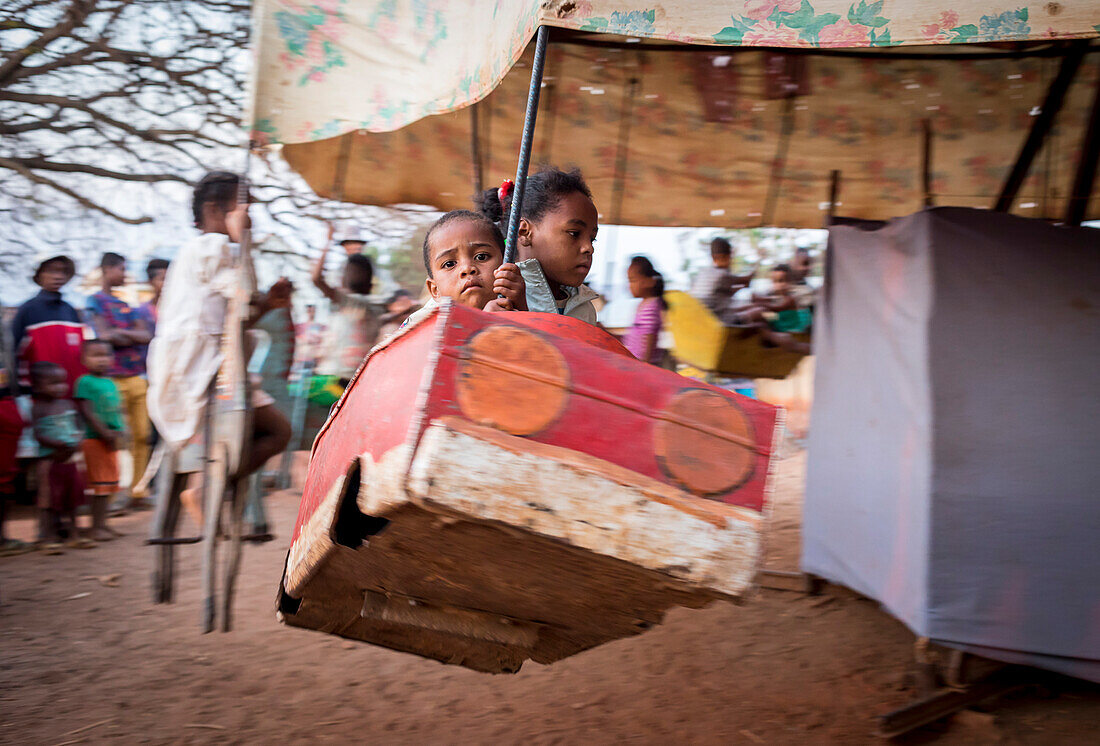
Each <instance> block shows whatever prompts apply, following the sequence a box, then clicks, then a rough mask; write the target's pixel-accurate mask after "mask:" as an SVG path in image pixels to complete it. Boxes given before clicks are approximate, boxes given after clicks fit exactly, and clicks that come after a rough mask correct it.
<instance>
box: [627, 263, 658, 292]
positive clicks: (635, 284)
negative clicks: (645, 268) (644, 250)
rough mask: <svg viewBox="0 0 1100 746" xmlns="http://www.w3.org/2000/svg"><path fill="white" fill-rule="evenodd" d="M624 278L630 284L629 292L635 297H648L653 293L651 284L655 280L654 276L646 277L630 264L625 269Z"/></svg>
mask: <svg viewBox="0 0 1100 746" xmlns="http://www.w3.org/2000/svg"><path fill="white" fill-rule="evenodd" d="M626 279H627V282H628V283H629V284H630V294H631V295H632V296H634V297H635V298H648V297H650V296H651V295H653V286H654V285H655V284H656V282H657V278H656V277H646V276H645V275H643V274H642V273H641V271H639V270H638V268H637V267H635V266H634V265H633V264H631V265H630V266H629V267H627V269H626Z"/></svg>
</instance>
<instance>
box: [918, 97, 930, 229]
mask: <svg viewBox="0 0 1100 746" xmlns="http://www.w3.org/2000/svg"><path fill="white" fill-rule="evenodd" d="M921 132H922V140H923V143H922V147H921V164H920V170H921V191H922V192H923V193H924V206H925V207H932V120H931V119H922V120H921Z"/></svg>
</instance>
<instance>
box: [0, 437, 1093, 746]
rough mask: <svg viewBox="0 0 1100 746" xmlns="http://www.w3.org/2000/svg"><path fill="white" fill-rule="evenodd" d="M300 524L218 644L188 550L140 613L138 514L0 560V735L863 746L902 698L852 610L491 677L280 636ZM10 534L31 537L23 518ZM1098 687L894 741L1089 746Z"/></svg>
mask: <svg viewBox="0 0 1100 746" xmlns="http://www.w3.org/2000/svg"><path fill="white" fill-rule="evenodd" d="M804 463H805V461H804V454H803V453H802V452H799V451H791V452H790V453H789V455H788V456H787V457H786V458H785V459H784V460H783V461H782V462H781V468H780V471H779V485H778V486H779V489H778V491H777V506H776V510H775V514H774V516H773V521H772V531H771V535H770V539H769V541H770V548H769V553H768V561H767V565H768V566H769V567H771V568H776V569H795V568H796V567H797V563H798V552H799V550H798V541H799V534H798V530H799V522H800V521H799V515H800V504H801V492H802V475H803V470H804ZM296 509H297V499H296V495H295V493H294V492H293V491H287V492H282V493H276V494H274V495H272V496H271V497H270V498H269V511H270V513H271V515H272V517H273V519H274V522H275V526H276V530H277V533H278V534H279V538H278V540H276V541H274V542H272V543H270V544H267V545H264V546H260V547H249V548H248V549H246V552H245V560H244V567H243V570H242V580H241V583H240V586H241V588H240V591H239V594H238V599H237V607H236V609H237V610H236V629H235V631H233V632H232V633H229V634H221V633H214V634H210V635H205V636H204V635H201V634H199V632H198V619H199V603H198V598H199V576H198V562H199V550H198V548H197V547H195V546H190V547H187V546H185V547H182V548H181V549H180V550H179V551H180V555H181V563H180V568H179V579H180V581H181V582H180V587H179V588H178V594H177V600H176V603H175V604H174V605H170V606H155V605H153V604H152V603H151V601H150V598H151V596H150V590H149V571H150V566H151V560H152V550H151V549H150V548H148V547H146V546H143V544H142V540H143V538H144V536H145V533H146V530H147V524H148V521H149V514H147V513H143V514H137V515H131V516H126V517H124V518H119V519H116V520H115V521H114V523H115V525H116V526H117V527H118V528H119V529H121V530H122V531H124V532H126V534H127V535H126V536H125V537H124V538H122V539H120V540H117V541H114V542H111V543H109V544H106V545H101V546H99V547H97V548H95V549H91V550H86V551H81V550H69V551H68V552H67V553H66V554H64V555H62V556H46V555H43V554H40V553H33V554H27V555H21V556H17V557H9V558H3V559H0V742H2V743H13V744H15V743H18V744H55V745H58V746H60V745H61V744H66V745H68V744H77V743H107V742H111V743H157V744H160V743H276V742H289V743H297V742H304V741H307V740H310V741H317V742H326V741H330V742H343V741H349V740H352V739H355V740H359V741H366V742H369V743H397V744H420V743H487V742H497V743H499V742H505V743H511V742H528V743H537V744H553V743H618V742H624V741H627V742H638V743H660V744H664V743H708V744H709V743H723V744H724V743H743V744H761V743H772V744H785V743H800V744H804V743H874V742H875V741H876V740H877V739H876V738H875V737H874V736H873V735H872V733H873V730H874V727H875V716H876V715H878V714H881V713H884V712H886V711H888V710H891V709H893V708H895V707H898V706H900V705H902V704H904V703H906V702H907V701H909V700H910V699H912V698H913V697H914V696H915V690H914V689H912V688H911V686H910V676H909V675H908V669H909V662H910V661H911V660H912V657H913V637H912V635H911V634H910V633H909V632H908V631H907V630H906V629H905V628H904V627H903V626H902V625H901V624H899V623H898V622H896V621H895V620H893V619H892V618H891V617H889V616H888V615H887V614H885V613H884V612H882V611H881V610H880V609H879V608H878V607H877V606H876V605H875V604H874V603H872V602H871V601H868V600H865V599H861V598H858V597H856V596H854V595H853V594H851V593H849V592H846V591H844V590H842V589H837V588H829V589H827V590H826V592H825V594H824V595H821V596H806V595H801V594H798V593H791V592H784V591H775V590H766V589H764V590H761V591H760V592H759V593H757V594H756V595H755V596H754V597H753V598H751V599H750V600H748V602H747V603H745V604H743V605H741V606H732V605H729V604H715V605H712V606H710V607H708V608H706V609H702V610H696V611H688V610H683V609H681V610H677V611H675V612H673V613H670V614H669V615H668V617H667V619H666V623H665V624H663V625H662V626H660V627H658V628H656V629H654V630H653V631H650V632H648V633H646V634H644V635H641V636H638V637H635V638H632V639H628V640H620V641H618V642H615V643H612V644H609V645H605V646H603V647H600V648H597V649H595V650H592V651H589V652H587V653H584V654H581V655H578V656H575V657H574V658H571V659H568V660H565V661H561V662H559V663H556V664H554V665H552V666H548V667H543V666H538V665H535V664H531V663H528V664H527V665H526V666H525V667H524V669H523V670H522V671H521V672H520V673H519V674H517V675H514V676H504V675H502V676H489V675H484V674H477V673H473V672H470V671H466V670H464V669H461V668H454V667H448V666H443V665H441V664H439V663H435V662H432V661H426V660H421V659H419V658H415V657H412V656H409V655H402V654H399V653H393V652H390V651H388V650H383V649H380V648H374V647H370V646H367V645H364V644H360V643H351V642H347V641H344V640H341V639H339V638H336V637H330V636H325V635H322V634H319V633H315V632H308V631H304V630H297V629H291V628H288V627H284V626H281V625H280V624H279V623H278V621H277V620H276V618H275V611H274V599H275V591H276V586H277V583H278V576H279V572H280V570H281V569H282V565H283V557H284V554H285V552H286V550H287V546H288V544H289V534H290V528H291V526H292V523H293V520H294V515H295V512H296ZM15 528H16V533H17V534H18V535H20V536H21V537H23V538H26V537H28V536H29V533H30V522H29V520H23V521H17V522H16V525H15ZM1098 723H1100V687H1094V686H1090V685H1086V684H1083V683H1080V682H1074V681H1071V680H1068V679H1064V680H1055V682H1054V684H1053V685H1051V684H1050V683H1049V682H1048V683H1047V685H1046V687H1045V688H1043V689H1041V690H1029V691H1026V692H1024V693H1021V694H1018V695H1015V696H1013V697H1011V698H1007V699H1003V700H1001V701H1000V702H998V703H996V704H995V706H994V707H993V708H992V709H990V710H989V711H988V713H977V712H969V713H965V714H964V715H963V716H962V717H956V718H955V719H954V720H953V721H951V722H950V723H948V724H944V725H941V726H938V727H937V728H935V729H932V730H929V731H926V732H924V733H922V734H921V735H919V736H917V737H910V739H909V740H908V743H925V742H930V741H936V742H937V743H943V744H973V743H1009V744H1017V743H1021V744H1063V743H1065V744H1075V743H1085V742H1090V741H1091V742H1095V738H1096V728H1097V724H1098Z"/></svg>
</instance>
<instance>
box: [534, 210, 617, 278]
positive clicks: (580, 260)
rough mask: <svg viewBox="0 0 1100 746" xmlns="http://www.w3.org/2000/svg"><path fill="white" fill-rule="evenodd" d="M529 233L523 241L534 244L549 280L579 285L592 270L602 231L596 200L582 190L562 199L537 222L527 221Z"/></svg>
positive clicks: (536, 254)
mask: <svg viewBox="0 0 1100 746" xmlns="http://www.w3.org/2000/svg"><path fill="white" fill-rule="evenodd" d="M524 227H527V235H526V236H522V235H521V237H520V241H521V242H524V243H526V244H527V245H529V246H530V247H531V254H532V256H534V258H535V259H538V260H539V264H540V265H541V266H542V271H543V273H544V274H545V275H546V279H547V280H549V281H550V282H551V283H557V284H558V285H566V286H569V287H577V286H578V285H581V284H582V283H583V282H584V278H586V277H588V271H589V270H590V269H592V254H593V253H594V252H595V247H594V246H593V244H594V243H595V241H596V232H597V230H599V213H597V212H596V205H594V204H593V203H592V200H591V199H589V198H588V197H586V196H584V195H583V194H581V193H580V192H572V193H571V194H567V195H566V196H564V197H562V198H561V201H560V202H559V203H558V206H557V207H556V208H554V210H552V211H551V212H548V213H547V214H546V215H543V216H542V219H541V220H539V221H538V223H536V224H533V225H532V224H530V223H528V222H527V221H526V220H524V221H523V224H522V225H521V226H520V231H521V232H522V231H523V230H524Z"/></svg>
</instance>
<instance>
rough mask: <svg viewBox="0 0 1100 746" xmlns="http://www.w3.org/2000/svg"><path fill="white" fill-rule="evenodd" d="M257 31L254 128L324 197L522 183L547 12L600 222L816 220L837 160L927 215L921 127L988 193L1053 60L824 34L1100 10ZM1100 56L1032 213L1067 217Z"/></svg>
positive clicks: (566, 119) (925, 31) (332, 17)
mask: <svg viewBox="0 0 1100 746" xmlns="http://www.w3.org/2000/svg"><path fill="white" fill-rule="evenodd" d="M255 24H256V39H257V44H256V64H257V67H256V70H257V72H256V73H255V74H254V85H253V110H252V111H253V114H252V122H253V127H254V129H255V130H257V131H259V132H261V133H263V135H264V137H266V138H267V140H268V141H270V142H274V143H283V144H284V147H283V154H284V157H285V158H286V160H287V161H288V163H290V165H291V166H292V167H294V168H295V169H296V170H298V171H299V172H300V173H302V175H303V176H304V177H305V178H306V180H307V181H308V182H309V183H310V185H311V186H312V187H313V188H314V190H315V191H317V192H318V193H319V194H322V195H326V196H332V197H337V198H340V199H344V200H347V201H352V202H361V203H367V204H395V203H418V204H429V205H434V206H437V207H439V208H442V209H450V208H454V207H468V206H469V204H470V200H469V197H470V195H471V194H472V193H473V191H474V189H475V187H478V186H489V185H492V184H496V183H499V181H500V179H501V178H503V177H506V176H510V175H511V174H512V173H514V170H515V159H516V154H517V152H518V142H519V134H520V130H521V126H522V120H523V110H524V104H525V101H526V91H527V85H528V80H529V74H530V65H529V56H528V57H526V58H524V57H523V55H524V53H525V49H526V48H527V45H528V42H529V41H530V39H531V38H532V36H533V34H534V31H535V28H536V27H537V26H538V25H540V24H546V25H551V26H555V27H558V28H563V29H570V30H571V31H570V32H558V33H556V34H555V35H554V36H553V37H552V40H553V41H552V43H551V47H550V51H549V53H548V57H547V64H546V72H545V76H546V77H545V82H544V89H543V102H542V107H541V109H540V115H539V121H538V129H537V131H536V141H535V150H534V153H533V163H540V162H552V163H555V164H558V165H563V166H564V165H577V166H580V167H581V168H582V170H583V171H584V172H585V175H586V177H587V178H588V180H589V182H590V184H591V186H592V187H593V190H594V192H595V196H596V202H597V206H598V207H599V208H600V210H601V212H602V213H603V219H604V220H606V221H608V222H618V223H627V224H648V225H721V226H729V227H738V226H752V225H760V224H771V225H785V226H803V227H819V226H820V225H821V222H822V218H823V215H822V210H823V209H824V203H825V202H826V201H827V199H828V193H829V192H828V190H829V174H830V172H831V171H832V170H834V169H836V170H838V171H840V173H841V180H842V187H841V193H840V202H841V206H840V207H839V208H838V211H839V212H840V213H842V214H848V215H856V216H859V217H863V218H884V217H891V216H894V215H900V214H905V213H908V212H912V211H914V210H916V209H919V208H920V206H921V204H923V202H922V200H923V198H924V191H925V190H924V187H923V182H922V178H921V158H922V149H923V142H924V140H923V137H924V135H923V133H924V131H925V127H927V128H929V131H930V132H931V147H932V150H931V184H930V190H929V191H930V192H931V194H932V197H933V200H934V201H935V202H936V203H937V204H954V205H974V206H989V205H990V204H992V201H993V199H994V198H995V196H996V192H997V190H998V188H999V186H1000V184H1001V183H1002V181H1003V178H1004V176H1005V175H1006V174H1007V172H1008V170H1009V168H1010V167H1011V165H1012V163H1013V161H1014V159H1015V156H1016V153H1017V152H1018V151H1019V148H1020V145H1021V144H1022V142H1023V139H1024V138H1025V137H1026V133H1027V129H1028V127H1029V126H1030V123H1031V121H1032V117H1033V116H1034V115H1035V113H1036V107H1038V106H1039V105H1040V104H1041V103H1042V101H1043V96H1044V94H1045V92H1046V89H1047V87H1048V85H1049V83H1050V81H1051V80H1052V79H1053V77H1054V76H1055V74H1056V72H1057V69H1058V64H1059V60H1058V59H1057V58H1056V57H1054V56H1053V55H1051V54H1044V53H1043V52H1044V50H1046V49H1047V47H1048V46H1049V45H1042V44H1039V45H1037V49H1038V52H1039V53H1038V54H1037V55H1036V56H1029V57H1018V56H1014V55H1010V54H1007V53H1006V52H1005V50H1000V51H997V50H992V54H991V55H990V57H989V58H988V59H976V58H974V55H973V54H963V55H962V56H961V57H960V58H959V59H941V57H943V55H938V54H937V55H931V56H930V57H928V58H926V59H921V57H922V56H923V55H921V54H920V53H921V52H924V51H925V49H911V50H908V51H910V52H914V54H904V55H900V56H899V55H898V54H896V53H894V54H892V52H897V51H899V50H891V49H879V50H866V52H865V53H864V54H862V55H861V56H850V55H851V52H847V53H844V54H842V55H829V54H827V53H825V52H816V53H815V51H814V50H815V49H821V50H824V49H830V48H867V47H875V48H880V47H898V46H903V45H904V46H913V45H952V46H939V47H935V48H933V51H940V50H942V51H952V52H957V51H964V52H978V51H981V50H984V51H986V52H989V51H990V49H989V48H988V47H982V48H980V49H979V48H978V47H974V46H963V45H973V44H974V43H986V42H1006V41H1033V42H1050V41H1051V40H1052V39H1074V38H1090V37H1096V36H1098V35H1100V4H1098V3H1096V2H1095V1H1094V0H1066V2H1063V3H1043V4H1038V3H1036V4H1031V5H1017V4H1011V7H1010V6H1009V5H1005V6H1003V7H1002V6H1000V5H995V4H991V3H988V2H983V3H975V2H956V3H953V4H951V7H950V8H947V7H944V6H942V5H941V4H939V3H931V2H923V1H921V2H902V1H901V0H878V1H876V2H866V0H858V2H851V0H847V1H846V2H837V1H836V0H817V1H816V2H811V0H744V1H741V2H732V3H730V2H726V3H711V2H665V3H661V4H648V5H644V6H643V5H642V4H640V3H630V2H614V1H611V0H592V1H590V2H585V1H584V0H576V1H571V0H548V1H546V2H539V1H538V0H462V2H459V1H458V0H377V1H374V2H367V1H356V0H314V1H313V2H299V1H296V0H261V1H260V2H258V3H257V5H256V10H255ZM576 32H596V35H588V34H578V33H576ZM591 40H596V42H597V45H595V46H590V45H589V44H590V43H591ZM604 40H606V41H610V42H618V43H612V44H610V45H607V46H601V45H599V44H600V42H601V41H604ZM631 42H639V43H631ZM686 45H706V46H686ZM759 46H767V47H784V48H788V49H790V50H791V54H790V55H781V56H779V57H777V56H776V55H775V54H774V53H769V52H765V51H761V50H754V49H746V48H750V47H759ZM876 51H877V52H878V53H877V54H876V53H875V52H876ZM807 52H809V53H810V54H806V53H807ZM527 54H528V55H529V54H530V52H529V51H528V52H527ZM964 58H965V59H964ZM792 60H794V62H792ZM1098 65H1100V55H1098V54H1090V55H1086V58H1085V63H1084V64H1082V66H1081V69H1080V72H1079V74H1078V75H1077V78H1076V80H1075V82H1074V83H1073V85H1072V86H1071V88H1070V91H1069V94H1068V96H1067V99H1066V104H1065V106H1064V107H1063V111H1062V112H1061V114H1060V115H1059V117H1058V119H1057V123H1056V126H1055V128H1054V130H1053V132H1052V135H1051V137H1049V138H1048V141H1047V144H1046V145H1045V146H1044V150H1043V152H1042V153H1041V154H1040V156H1039V158H1037V159H1036V161H1035V165H1034V166H1033V168H1032V169H1031V172H1030V175H1029V179H1028V181H1027V182H1025V184H1024V187H1023V189H1022V190H1021V192H1020V198H1019V199H1018V200H1017V203H1016V205H1017V206H1016V211H1018V212H1020V213H1021V214H1025V215H1031V216H1037V217H1039V216H1042V217H1057V216H1060V215H1061V211H1062V210H1063V207H1064V200H1065V199H1066V194H1067V192H1068V188H1069V184H1070V181H1071V180H1072V178H1073V163H1074V162H1075V159H1076V157H1077V152H1078V150H1079V148H1080V145H1081V142H1080V141H1081V134H1082V131H1083V127H1084V122H1085V121H1086V120H1087V115H1088V110H1089V107H1090V105H1091V93H1092V89H1093V86H1094V81H1095V80H1096V78H1097V77H1098V76H1100V71H1098ZM777 81H779V82H778V84H779V85H781V86H782V85H786V86H788V88H787V89H786V90H787V91H788V93H787V94H785V95H781V96H777V95H776V85H777ZM792 91H793V92H794V93H795V95H794V96H793V97H791V96H790V93H791V92H792ZM475 102H480V103H477V104H476V106H472V107H471V104H474V103H475ZM460 110H461V111H460ZM475 122H476V128H477V137H474V128H475ZM1098 202H1100V200H1094V202H1093V204H1092V205H1091V206H1090V207H1091V208H1092V209H1090V210H1089V211H1088V214H1089V216H1100V204H1098Z"/></svg>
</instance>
